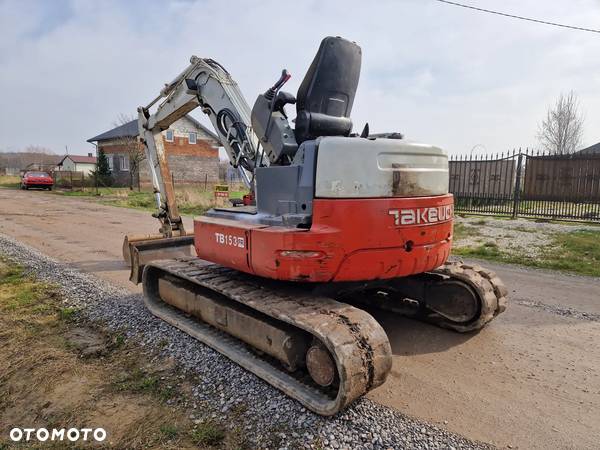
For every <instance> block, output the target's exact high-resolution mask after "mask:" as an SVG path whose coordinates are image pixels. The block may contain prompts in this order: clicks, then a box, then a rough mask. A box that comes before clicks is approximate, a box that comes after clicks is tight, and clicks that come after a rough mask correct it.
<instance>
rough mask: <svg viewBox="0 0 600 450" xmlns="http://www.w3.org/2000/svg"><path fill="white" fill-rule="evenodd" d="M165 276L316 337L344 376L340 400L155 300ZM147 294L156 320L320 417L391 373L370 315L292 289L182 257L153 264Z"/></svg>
mask: <svg viewBox="0 0 600 450" xmlns="http://www.w3.org/2000/svg"><path fill="white" fill-rule="evenodd" d="M161 274H170V275H172V276H175V277H179V278H180V279H184V280H187V281H189V282H191V283H194V284H195V285H197V286H201V287H203V288H205V289H208V290H210V291H212V292H216V293H218V294H221V295H225V296H227V297H228V298H229V299H232V300H234V301H236V302H239V303H242V304H244V305H246V306H249V307H251V308H253V309H255V310H257V311H260V312H261V313H263V314H265V315H267V316H270V317H272V318H274V319H277V320H280V321H283V322H287V323H289V324H291V325H293V326H296V327H298V328H301V329H303V330H305V331H307V332H309V333H310V334H311V335H313V336H315V337H316V338H317V339H319V340H320V341H321V342H322V343H323V344H324V345H325V346H326V347H327V349H328V350H329V351H330V352H331V354H332V355H333V357H334V360H335V362H336V365H337V370H338V375H339V388H338V390H337V393H336V394H335V395H328V394H327V393H325V392H324V391H323V390H322V389H318V388H316V386H315V385H313V384H311V383H308V382H305V381H303V379H302V378H299V377H295V376H293V374H290V373H288V372H286V371H285V370H284V369H283V368H281V367H279V365H278V364H273V363H272V362H271V360H269V359H267V358H262V357H260V356H259V355H258V354H256V353H255V352H253V351H251V350H250V349H249V348H248V346H247V345H246V344H243V343H242V342H241V341H239V340H237V339H235V338H233V337H231V336H229V335H227V334H226V333H224V332H221V331H219V330H217V329H216V328H213V327H211V326H209V325H207V324H204V323H202V322H201V321H200V320H198V319H195V318H191V317H190V316H188V315H186V314H185V313H183V312H181V311H179V310H177V309H176V308H174V307H172V306H170V305H168V304H166V303H164V302H162V301H161V300H160V298H158V279H159V277H160V276H161ZM143 287H144V301H145V303H146V306H147V307H148V309H149V310H150V311H151V312H152V313H153V314H154V315H156V316H158V317H160V318H161V319H163V320H165V321H166V322H168V323H170V324H171V325H173V326H175V327H177V328H179V329H181V330H182V331H184V332H186V333H188V334H190V335H191V336H193V337H195V338H196V339H198V340H200V341H201V342H203V343H205V344H207V345H209V346H210V347H212V348H214V349H215V350H217V351H218V352H220V353H222V354H224V355H225V356H227V357H228V358H230V359H231V360H233V361H234V362H236V363H237V364H239V365H240V366H242V367H244V368H245V369H247V370H249V371H250V372H253V373H254V374H256V375H257V376H258V377H260V378H262V379H263V380H265V381H266V382H268V383H269V384H271V385H273V386H274V387H276V388H278V389H280V390H281V391H283V392H284V393H286V394H287V395H289V396H290V397H293V398H295V399H296V400H298V401H299V402H300V403H302V404H303V405H304V406H306V407H307V408H309V409H311V410H312V411H314V412H316V413H318V414H321V415H333V414H335V413H336V412H338V411H340V410H341V409H343V408H344V407H345V406H347V405H348V404H350V403H351V402H352V401H354V400H355V399H357V398H359V397H361V396H362V395H364V394H365V393H367V392H368V391H369V390H371V389H373V388H375V387H377V386H380V385H381V384H383V383H384V382H385V379H386V377H387V375H388V373H389V371H390V369H391V366H392V354H391V348H390V344H389V341H388V338H387V335H386V334H385V332H384V330H383V329H382V328H381V326H380V325H379V324H378V323H377V322H376V321H375V319H374V318H373V317H372V316H371V315H369V314H368V313H367V312H365V311H362V310H360V309H358V308H354V307H352V306H350V305H347V304H345V303H340V302H337V301H335V300H333V299H331V298H328V297H317V296H314V295H311V294H310V293H307V292H306V291H300V290H298V289H295V288H293V287H292V286H290V285H289V284H284V283H277V282H272V281H270V280H265V279H262V278H261V279H258V278H256V277H253V276H251V275H246V274H243V273H241V272H238V271H235V270H233V269H228V268H224V267H221V266H218V265H213V264H211V265H206V263H202V262H200V260H199V259H197V258H190V259H187V258H185V259H177V260H161V261H153V262H152V263H150V264H148V265H147V266H146V268H145V270H144V274H143ZM304 379H306V378H304Z"/></svg>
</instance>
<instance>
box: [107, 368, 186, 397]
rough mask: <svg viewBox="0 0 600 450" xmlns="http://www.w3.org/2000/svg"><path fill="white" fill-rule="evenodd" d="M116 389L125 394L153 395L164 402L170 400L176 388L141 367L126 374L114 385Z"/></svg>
mask: <svg viewBox="0 0 600 450" xmlns="http://www.w3.org/2000/svg"><path fill="white" fill-rule="evenodd" d="M114 387H115V388H116V389H117V390H118V391H123V392H133V393H147V394H152V395H154V396H156V397H158V398H159V399H160V400H162V401H166V400H168V399H169V398H171V397H172V396H173V395H174V393H175V388H173V387H172V386H168V385H167V384H166V382H163V380H161V379H160V378H159V377H158V376H157V375H155V374H150V373H147V372H145V371H144V370H142V369H140V368H139V367H138V368H135V369H133V370H131V371H129V372H127V373H125V374H124V375H123V376H122V377H121V378H119V379H118V380H117V381H116V382H115V383H114Z"/></svg>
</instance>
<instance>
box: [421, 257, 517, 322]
mask: <svg viewBox="0 0 600 450" xmlns="http://www.w3.org/2000/svg"><path fill="white" fill-rule="evenodd" d="M430 273H434V274H438V275H443V276H447V277H450V278H452V279H454V280H459V281H462V282H464V283H467V284H468V285H469V286H471V287H472V288H473V289H474V290H475V292H476V294H477V296H478V297H479V299H480V304H481V307H480V311H479V315H478V317H476V318H475V319H473V320H471V321H469V322H467V323H456V322H452V321H450V320H448V319H446V318H444V317H441V316H437V315H436V316H433V317H428V318H427V319H426V320H427V321H429V322H432V323H434V324H436V325H438V326H441V327H444V328H449V329H452V330H455V331H459V332H461V333H464V332H469V331H475V330H480V329H481V328H483V327H484V326H485V325H486V324H487V323H488V322H490V321H491V320H492V319H493V318H494V317H496V316H497V315H498V314H500V313H502V312H504V310H506V306H507V304H508V300H507V295H508V290H507V289H506V286H505V285H504V283H503V282H502V280H500V278H499V277H498V276H497V275H496V273H495V272H493V271H491V270H488V269H485V268H483V267H481V266H480V265H477V264H465V263H463V262H456V261H452V262H446V263H445V264H444V265H443V266H441V267H439V268H438V269H435V270H432V271H431V272H430Z"/></svg>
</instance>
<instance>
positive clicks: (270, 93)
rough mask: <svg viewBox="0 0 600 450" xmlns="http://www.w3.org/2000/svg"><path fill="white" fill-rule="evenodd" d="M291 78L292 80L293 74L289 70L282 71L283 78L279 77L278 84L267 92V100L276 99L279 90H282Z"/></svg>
mask: <svg viewBox="0 0 600 450" xmlns="http://www.w3.org/2000/svg"><path fill="white" fill-rule="evenodd" d="M290 78H292V74H291V73H289V72H288V70H287V69H283V70H282V71H281V77H279V80H277V82H276V83H275V84H274V85H273V86H272V87H270V88H269V90H267V92H265V98H266V99H267V100H269V101H271V100H273V97H275V94H277V91H279V89H281V88H282V87H283V85H284V84H285V83H287V82H288V80H289V79H290Z"/></svg>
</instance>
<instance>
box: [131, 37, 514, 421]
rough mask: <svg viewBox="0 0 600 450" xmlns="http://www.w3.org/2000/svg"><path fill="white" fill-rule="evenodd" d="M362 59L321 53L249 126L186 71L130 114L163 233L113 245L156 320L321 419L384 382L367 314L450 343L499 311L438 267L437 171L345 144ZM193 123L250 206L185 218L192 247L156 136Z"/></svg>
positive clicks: (490, 284)
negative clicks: (394, 318) (293, 89)
mask: <svg viewBox="0 0 600 450" xmlns="http://www.w3.org/2000/svg"><path fill="white" fill-rule="evenodd" d="M361 53H362V52H361V48H360V47H359V46H358V45H357V44H356V43H354V42H351V41H348V40H346V39H343V38H340V37H327V38H325V39H324V40H323V41H322V42H321V45H320V47H319V50H318V52H317V54H316V56H315V58H314V60H313V61H312V64H311V65H310V67H309V69H308V72H307V74H306V76H305V77H304V80H303V81H302V83H301V85H300V88H299V89H298V92H297V95H296V96H294V95H292V94H290V93H288V92H285V91H283V90H282V87H283V86H284V84H285V83H286V82H287V80H288V79H289V78H290V75H289V73H288V72H287V71H285V70H284V71H283V73H282V76H281V78H280V79H279V80H278V81H277V82H276V83H275V84H274V85H273V86H272V87H271V88H269V89H267V90H266V91H265V92H264V93H263V94H260V95H258V97H257V99H256V101H255V103H254V106H253V108H252V109H251V110H250V108H249V106H248V104H247V103H246V101H245V99H244V97H243V95H242V94H241V92H240V90H239V88H238V87H237V84H236V83H235V81H234V80H233V79H232V78H231V76H230V74H229V73H228V72H227V71H226V70H225V69H224V68H223V67H222V66H221V65H220V64H219V63H217V62H216V61H214V60H212V59H202V58H197V57H192V58H191V61H190V65H189V66H188V67H187V68H186V69H185V70H184V71H183V72H182V73H181V74H179V75H178V76H177V77H176V78H175V79H174V80H173V81H172V82H171V83H169V84H167V85H165V87H164V88H163V89H162V90H161V92H160V94H159V96H157V97H156V98H155V99H154V100H153V101H152V102H151V103H150V104H149V105H147V106H145V107H140V108H139V110H138V113H139V132H140V133H139V135H140V139H141V141H142V142H143V145H144V148H145V152H146V157H147V160H148V162H149V164H150V172H151V175H152V180H153V185H154V192H155V195H156V202H157V212H156V213H155V214H154V216H155V217H156V218H158V219H159V220H160V223H161V227H160V233H159V234H158V235H157V236H142V237H139V236H138V237H134V236H128V237H126V239H125V243H124V255H125V258H126V259H127V260H128V261H129V262H130V264H131V269H132V271H131V279H132V281H134V282H136V283H139V282H141V283H143V289H144V297H145V302H146V305H147V307H148V308H149V309H150V311H151V312H152V313H153V314H155V315H156V316H158V317H160V318H161V319H163V320H165V321H167V322H168V323H170V324H172V325H173V326H175V327H177V328H179V329H181V330H183V331H184V332H186V333H189V334H190V335H192V336H193V337H195V338H197V339H198V340H200V341H201V342H203V343H205V344H207V345H209V346H211V347H212V348H214V349H216V350H217V351H219V352H221V353H222V354H224V355H226V356H227V357H229V358H230V359H232V360H233V361H235V362H236V363H238V364H239V365H241V366H242V367H244V368H246V369H247V370H249V371H251V372H253V373H254V374H256V375H257V376H259V377H260V378H262V379H263V380H265V381H266V382H268V383H270V384H272V385H273V386H275V387H276V388H278V389H281V390H282V391H283V392H285V393H286V394H288V395H289V396H291V397H293V398H295V399H297V400H298V401H299V402H301V403H302V404H303V405H305V406H306V407H307V408H309V409H311V410H313V411H315V412H317V413H319V414H323V415H332V414H335V413H336V412H337V411H339V410H340V409H342V408H344V407H345V406H346V405H348V404H349V403H351V402H352V401H353V400H355V399H356V398H358V397H360V396H362V395H364V394H365V393H366V392H368V391H369V390H371V389H373V388H375V387H377V386H379V385H381V384H382V383H384V382H385V379H386V376H387V374H388V372H389V371H390V368H391V365H392V355H391V350H390V344H389V341H388V338H387V335H386V333H385V332H384V330H383V329H382V327H381V326H380V325H379V324H378V323H377V322H376V321H375V319H374V318H373V317H372V316H371V315H370V314H369V313H368V312H366V311H365V309H364V308H367V309H369V308H378V309H381V310H384V311H386V312H387V313H389V314H403V315H408V316H411V317H415V318H417V319H420V320H423V321H426V322H430V323H433V324H436V325H438V326H441V327H445V328H450V329H452V330H456V331H459V332H469V331H473V330H479V329H480V328H482V327H483V326H485V325H486V324H487V323H488V322H490V321H491V320H492V319H493V318H494V317H495V316H496V315H498V314H499V313H501V312H502V311H504V309H505V308H506V295H507V291H506V288H505V287H504V285H503V284H502V282H501V281H500V280H499V279H498V277H497V276H496V275H495V274H494V273H493V272H491V271H489V270H486V269H484V268H482V267H479V266H474V265H467V264H462V263H458V262H447V259H448V256H449V255H450V251H451V246H452V233H453V231H452V224H453V197H452V195H451V194H449V193H448V159H447V155H446V154H445V153H444V152H443V151H442V150H441V149H439V148H437V147H434V146H431V145H424V144H419V143H415V142H410V141H408V140H406V139H404V137H403V136H402V135H401V134H399V133H389V134H383V135H375V136H373V135H370V134H369V130H368V125H366V126H365V128H364V129H363V130H362V132H361V133H360V134H356V133H352V121H351V119H350V112H351V109H352V104H353V101H354V96H355V93H356V89H357V86H358V80H359V75H360V65H361ZM157 103H158V105H157V106H156V110H155V112H151V109H152V108H153V106H154V105H155V104H157ZM287 105H295V107H296V117H295V126H294V128H292V126H291V124H290V121H289V120H288V116H287V112H286V109H285V108H286V106H287ZM197 107H199V108H200V109H201V110H202V112H204V113H205V114H206V115H207V116H208V118H209V119H210V121H211V123H212V125H213V126H214V128H215V130H216V132H217V133H218V136H219V138H220V140H221V143H222V145H223V147H224V148H225V150H226V151H227V153H228V156H229V159H230V161H231V164H232V165H233V167H235V168H237V169H238V170H239V172H240V175H241V177H242V178H243V180H245V182H246V183H247V186H248V189H249V192H250V193H249V194H248V195H247V196H246V197H245V198H244V201H243V202H242V203H243V204H241V205H237V206H231V207H215V208H213V209H211V210H209V211H208V212H207V213H206V214H205V215H203V216H201V217H196V218H194V231H193V234H190V233H188V232H187V231H186V230H185V229H184V226H183V222H182V220H181V217H180V215H179V213H178V210H177V204H176V201H175V193H174V190H173V185H172V183H171V178H170V176H168V174H169V168H168V161H167V157H166V154H165V150H164V145H163V140H162V135H161V133H162V132H163V131H164V130H166V129H167V128H168V127H169V125H170V124H172V123H173V122H174V121H176V120H177V119H179V118H180V117H182V116H183V115H185V114H187V113H189V112H190V111H192V110H194V109H195V108H197Z"/></svg>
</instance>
